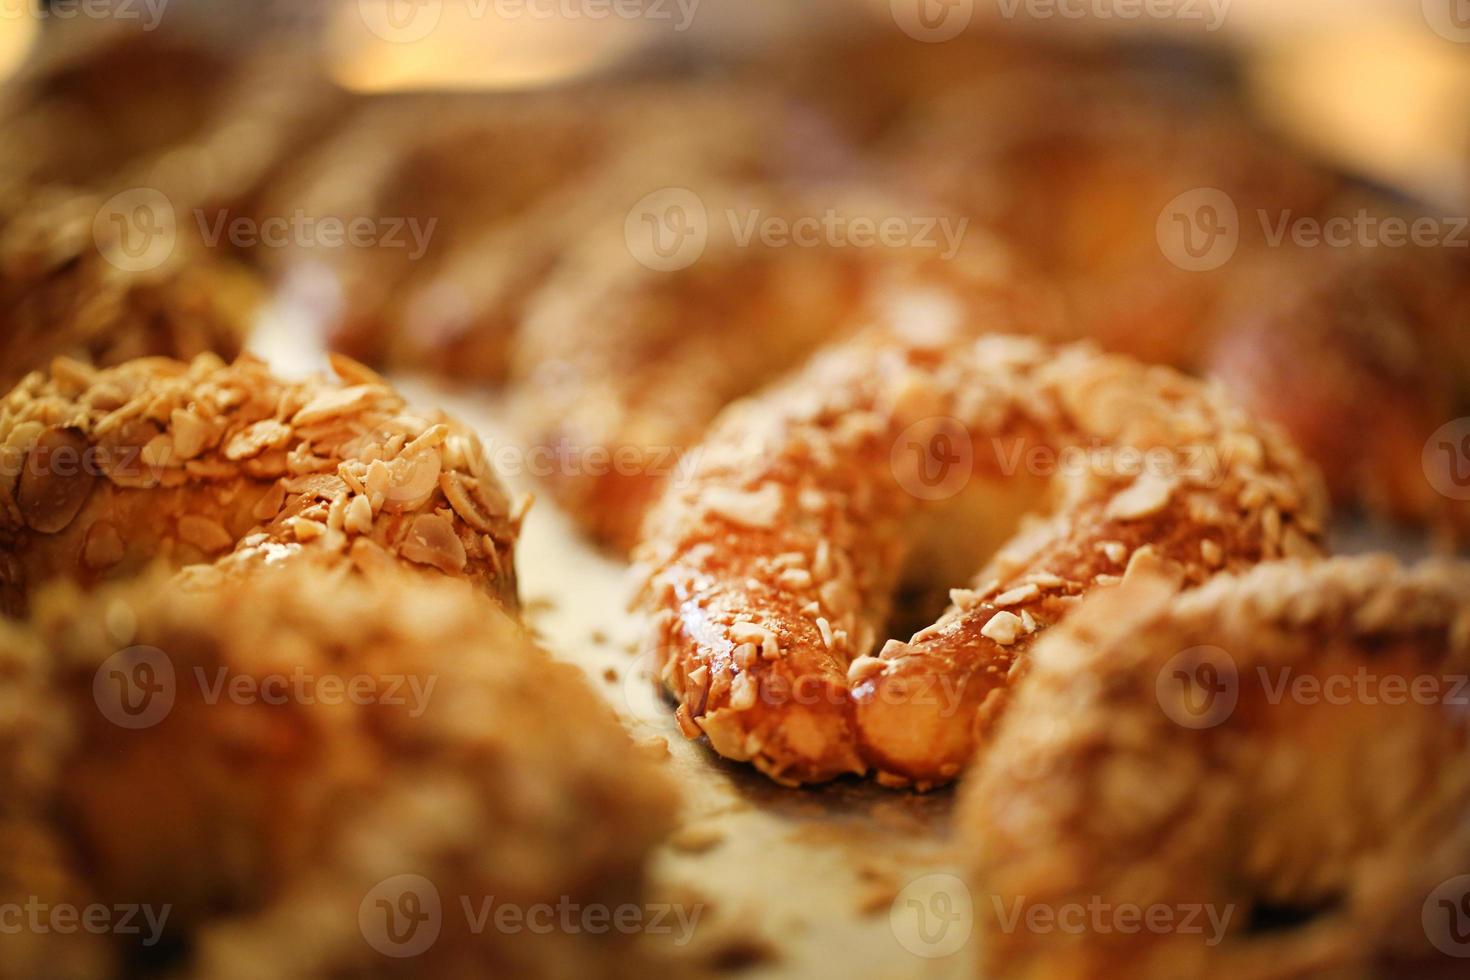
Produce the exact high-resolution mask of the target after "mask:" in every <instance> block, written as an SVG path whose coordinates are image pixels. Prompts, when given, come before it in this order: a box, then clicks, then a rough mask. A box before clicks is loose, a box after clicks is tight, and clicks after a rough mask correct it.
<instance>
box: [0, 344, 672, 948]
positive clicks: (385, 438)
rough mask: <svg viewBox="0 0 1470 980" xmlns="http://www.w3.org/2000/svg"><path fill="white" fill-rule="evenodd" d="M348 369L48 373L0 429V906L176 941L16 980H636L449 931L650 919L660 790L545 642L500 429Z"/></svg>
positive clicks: (36, 936) (10, 399) (104, 940)
mask: <svg viewBox="0 0 1470 980" xmlns="http://www.w3.org/2000/svg"><path fill="white" fill-rule="evenodd" d="M334 364H335V367H336V371H337V374H338V378H337V379H335V380H329V379H325V378H312V379H308V380H306V381H301V382H286V381H282V380H280V379H278V378H276V377H274V376H273V375H272V374H271V373H270V372H269V371H268V370H267V369H266V367H265V366H264V365H263V364H261V363H260V362H259V361H256V360H254V359H252V358H250V357H249V356H248V355H247V356H243V357H241V358H240V359H238V360H236V361H235V362H234V363H233V364H230V365H226V364H224V363H222V362H221V361H220V360H219V359H218V358H217V357H215V356H214V355H208V354H206V355H201V356H200V357H199V358H197V359H196V360H195V361H193V362H192V363H189V364H185V363H182V362H178V361H172V360H167V359H163V358H152V359H148V358H144V359H139V360H134V361H130V362H128V363H126V364H123V365H121V366H119V367H115V368H108V369H101V370H99V369H95V368H92V367H89V366H87V365H84V364H80V363H78V362H75V361H70V360H66V359H58V360H57V361H55V362H54V364H53V365H52V367H51V369H50V371H49V372H47V373H46V374H44V375H43V374H40V373H36V374H32V375H30V376H29V377H28V378H27V379H26V380H25V381H24V382H23V383H22V384H21V385H20V386H19V387H17V388H16V389H15V390H14V391H12V392H11V393H10V394H9V395H8V396H7V398H6V399H5V401H4V404H3V407H0V419H3V422H0V429H3V436H0V443H3V445H4V447H5V450H4V452H5V455H4V469H3V475H4V482H3V484H0V544H3V552H0V554H3V558H4V568H3V572H0V577H3V597H4V606H5V609H6V611H8V612H11V613H14V614H18V615H20V616H21V617H22V618H19V619H16V620H14V621H10V622H6V623H3V624H0V690H3V698H0V700H3V702H4V703H5V704H6V705H7V712H6V713H5V715H4V720H3V722H0V824H3V826H4V827H5V832H6V841H7V847H6V849H5V851H6V853H5V856H4V858H3V859H0V901H3V902H5V903H13V904H16V905H17V907H27V908H28V907H30V906H32V905H35V904H36V903H38V902H39V903H41V904H42V906H44V907H48V908H49V907H53V906H58V905H67V906H70V907H75V908H90V907H93V906H97V905H98V904H99V903H101V904H102V905H106V906H107V907H115V906H117V907H120V906H123V905H127V906H132V907H142V908H145V909H149V910H155V911H157V910H162V912H161V918H162V919H167V920H168V921H167V922H162V921H161V922H160V923H159V925H158V930H157V931H156V932H155V933H154V934H151V935H148V936H146V937H144V938H146V939H147V941H142V942H140V941H138V940H137V936H136V934H131V935H128V936H111V937H103V936H100V935H93V934H87V935H86V936H85V937H84V939H83V940H82V941H78V939H77V937H76V936H75V935H73V934H70V933H58V932H53V931H47V930H39V931H37V930H22V931H21V932H20V934H19V938H17V939H14V940H11V939H9V937H8V938H7V942H13V945H9V946H8V947H7V952H6V958H5V962H4V966H3V967H0V975H4V976H7V977H9V976H16V977H30V976H38V975H42V974H46V975H53V976H75V977H95V976H112V975H125V974H132V973H135V972H137V971H139V970H143V969H184V970H186V971H187V972H189V973H191V974H195V975H200V976H238V975H240V974H241V971H242V970H247V969H248V970H256V969H267V970H268V971H269V972H270V973H271V974H272V975H278V976H300V977H316V976H326V975H334V974H341V973H361V972H365V971H366V972H372V973H382V972H385V971H386V970H388V969H389V967H392V966H395V965H398V966H404V967H405V968H408V967H410V966H411V968H412V969H413V970H414V971H418V970H421V969H424V968H429V969H434V970H439V971H443V972H445V973H446V974H449V975H458V974H464V973H467V972H473V971H477V970H482V969H486V968H493V969H495V970H497V971H500V970H503V971H505V972H506V973H507V974H514V975H534V976H563V975H573V974H582V973H584V972H586V971H593V972H596V973H598V974H599V975H617V971H618V970H621V969H624V968H626V969H630V970H635V971H636V967H634V966H632V965H631V964H632V963H633V961H634V959H635V958H636V957H635V956H634V952H630V951H627V950H624V951H622V952H621V953H619V952H618V950H617V949H616V948H612V947H615V946H616V944H617V943H618V941H619V940H622V939H624V938H625V937H623V936H622V935H621V934H618V935H616V936H614V938H613V939H611V940H608V941H603V942H598V941H594V940H592V939H590V938H585V939H584V940H583V941H578V940H577V939H575V938H572V939H567V940H564V941H550V940H543V939H542V937H541V935H540V934H537V935H533V936H531V938H530V941H519V942H518V941H517V940H518V939H523V938H524V937H520V936H517V935H511V934H507V933H504V932H503V931H497V930H475V929H472V928H471V927H470V923H469V922H467V921H465V919H464V918H463V917H461V916H458V912H459V908H458V905H457V904H456V903H458V902H459V901H461V900H462V898H463V899H467V900H469V901H472V902H473V901H474V900H475V899H474V897H475V896H492V897H493V896H497V895H498V896H502V897H504V896H507V895H509V896H513V900H514V901H517V902H523V903H526V904H528V905H536V904H540V903H552V904H555V903H557V902H558V901H578V902H612V903H617V904H621V903H625V902H626V901H628V900H635V899H637V898H638V896H639V890H640V883H641V880H642V874H643V866H644V862H645V859H646V857H647V853H648V851H649V849H650V848H651V847H652V845H653V844H654V843H655V842H656V841H657V840H658V839H659V838H660V837H661V836H662V835H663V833H664V832H666V830H667V829H668V824H669V820H670V813H671V807H672V797H671V795H670V790H669V787H668V785H667V784H666V782H665V781H664V779H663V778H662V775H661V774H659V773H656V772H654V771H653V770H652V767H651V764H650V763H649V762H648V760H647V759H646V758H645V757H644V756H643V755H641V754H640V753H639V752H638V751H637V750H635V749H634V747H633V745H632V744H631V740H630V739H629V738H628V736H627V735H626V734H625V733H624V732H623V731H622V730H621V729H620V728H619V726H618V724H617V722H616V720H615V718H614V716H613V714H612V712H611V711H609V710H608V709H607V707H606V706H605V705H603V704H602V703H601V702H599V701H598V699H597V697H596V695H594V694H593V692H592V690H591V687H590V685H588V683H587V682H586V680H585V679H584V678H583V677H581V676H580V674H579V672H578V671H577V670H576V669H575V668H573V667H570V666H566V665H559V664H555V663H553V662H552V661H551V660H550V658H549V657H548V656H547V655H546V654H545V653H544V652H543V651H541V650H540V649H538V648H537V647H536V646H535V644H534V643H533V642H532V641H531V640H530V639H529V637H528V636H527V635H526V632H525V628H524V626H523V625H522V624H521V623H520V622H519V620H518V617H517V601H516V590H515V573H514V565H513V558H514V556H513V549H514V545H515V540H516V536H517V528H518V524H519V520H520V511H519V509H518V508H516V507H513V505H512V503H511V501H510V498H509V496H508V495H507V493H506V491H505V490H504V489H503V488H502V487H501V485H500V483H499V480H498V478H497V476H496V475H495V474H494V472H492V471H491V470H490V469H489V468H488V466H487V464H486V462H485V459H484V455H483V449H482V448H481V445H480V442H479V439H478V437H477V436H476V435H475V434H474V433H473V432H471V431H469V430H468V429H466V428H465V427H464V426H462V425H460V424H459V423H458V422H456V421H454V420H453V419H451V418H449V417H447V416H445V415H443V414H442V413H440V412H437V411H433V410H426V411H415V410H413V409H411V408H410V407H408V406H406V405H405V404H404V402H403V400H402V399H401V398H400V397H399V396H398V395H397V393H396V392H394V390H393V389H392V388H391V387H390V386H388V385H387V383H385V382H384V381H383V380H382V379H381V378H379V377H378V376H377V375H375V374H373V373H372V372H371V371H369V370H367V369H366V368H363V367H361V366H360V365H357V364H355V363H354V362H351V361H348V360H347V359H345V358H337V359H335V361H334ZM119 583H120V584H119ZM573 842H574V843H573ZM430 896H432V902H433V903H434V909H435V911H434V913H433V914H434V919H433V922H434V925H433V927H432V929H433V934H432V935H429V933H428V931H427V930H426V931H425V932H424V934H423V935H424V936H425V937H426V940H425V942H424V944H423V945H422V946H421V947H414V946H411V945H410V943H411V941H412V937H413V935H414V929H413V922H412V921H409V920H404V921H399V920H397V919H394V918H392V915H393V910H395V909H399V908H403V909H408V908H409V906H408V905H405V904H401V903H406V902H413V903H417V904H416V905H415V909H414V911H415V914H416V915H417V914H420V913H422V914H428V913H426V912H423V909H424V908H426V907H427V906H424V905H423V903H425V902H429V901H430V900H431V899H430ZM441 899H442V902H443V906H442V907H441V906H440V905H439V903H440V902H441ZM375 901H381V902H382V903H383V907H384V908H385V909H388V910H389V911H388V913H386V914H387V915H388V918H387V919H386V920H385V919H383V918H382V915H383V914H384V913H379V912H378V911H377V909H376V906H375V905H374V904H373V903H374V902H375ZM7 907H8V905H7ZM404 914H405V915H407V914H408V913H407V912H405V913H404ZM375 915H376V916H378V918H373V916H375ZM441 929H442V932H441ZM405 930H406V931H405ZM405 936H407V937H408V938H404V937H405ZM160 941H161V945H160ZM610 944H611V946H610ZM610 955H618V956H622V957H626V958H628V962H626V963H624V962H622V961H621V960H620V962H619V965H618V966H617V968H616V969H614V968H613V967H609V966H605V965H603V964H604V960H605V958H606V957H608V956H610ZM149 956H155V957H157V956H163V957H164V958H165V959H164V961H162V962H159V963H152V964H150V962H149V960H148V957H149ZM410 956H411V957H412V958H411V959H409V958H407V957H410ZM170 957H172V959H169V958H170ZM263 964H264V965H263Z"/></svg>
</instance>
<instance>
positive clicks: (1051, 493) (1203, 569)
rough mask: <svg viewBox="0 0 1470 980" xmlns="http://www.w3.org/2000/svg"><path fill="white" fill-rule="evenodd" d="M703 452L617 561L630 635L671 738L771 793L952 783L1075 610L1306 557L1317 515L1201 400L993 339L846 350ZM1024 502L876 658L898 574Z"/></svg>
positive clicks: (1237, 420) (1293, 469)
mask: <svg viewBox="0 0 1470 980" xmlns="http://www.w3.org/2000/svg"><path fill="white" fill-rule="evenodd" d="M697 452H698V462H697V466H696V468H695V469H694V471H693V473H692V475H691V477H690V478H689V479H688V480H686V481H684V482H683V483H682V484H680V485H675V486H671V487H670V489H669V490H668V492H667V494H666V495H665V497H664V498H663V500H662V501H661V502H660V503H659V505H658V506H657V507H656V508H655V510H654V512H653V513H652V514H651V515H650V519H649V522H648V525H647V527H646V529H645V536H644V540H643V543H642V544H641V545H640V546H639V549H638V552H637V553H636V557H637V559H638V561H639V563H640V566H641V570H642V575H643V581H644V586H643V588H642V591H641V593H640V600H639V603H640V605H641V607H642V608H643V609H644V610H645V611H647V612H648V613H649V614H650V615H651V620H652V622H651V634H650V644H651V646H652V647H653V649H654V651H655V653H656V656H657V657H658V661H659V663H660V664H661V665H662V668H663V678H664V682H665V685H666V686H667V688H668V689H669V691H670V692H671V693H673V694H674V695H675V696H676V697H677V698H678V699H679V700H680V702H681V704H680V708H679V718H680V722H681V725H682V726H683V727H684V730H685V733H686V734H688V735H689V736H690V737H697V736H699V735H700V734H704V735H707V736H708V737H709V739H710V742H711V744H712V746H713V747H714V748H715V750H716V751H718V752H720V753H721V754H723V755H726V756H728V757H730V758H734V759H741V760H749V761H751V762H752V763H754V764H755V765H756V766H757V767H759V768H760V769H761V770H762V771H764V772H766V773H767V774H768V775H771V776H772V777H773V778H776V779H778V780H782V781H789V782H810V781H819V780H824V779H830V778H832V777H834V776H837V775H840V774H842V773H862V772H865V771H867V770H868V769H870V768H871V769H875V770H877V772H878V774H879V776H880V778H881V779H883V780H884V781H885V782H890V783H900V784H901V783H913V784H918V785H920V786H932V785H936V784H939V783H943V782H947V781H949V780H950V779H952V778H954V777H955V776H956V775H957V774H958V773H959V771H960V769H961V767H962V766H963V765H964V764H965V763H966V762H968V761H969V759H970V757H971V755H972V754H973V752H974V750H975V747H976V745H977V744H978V741H979V740H980V738H981V737H982V735H983V729H984V727H985V725H987V724H988V723H989V722H990V721H991V720H992V719H993V717H994V716H995V715H996V714H997V712H998V711H999V709H1000V708H1001V707H1002V705H1003V703H1004V698H1005V692H1006V690H1007V688H1008V686H1009V684H1010V682H1011V681H1012V679H1013V678H1014V676H1015V674H1016V671H1017V669H1018V667H1019V666H1020V665H1024V663H1025V659H1026V658H1025V653H1026V651H1027V650H1028V649H1029V647H1030V646H1031V643H1032V642H1033V640H1034V638H1035V637H1036V636H1037V635H1038V634H1039V633H1041V632H1042V631H1044V630H1045V629H1046V628H1047V627H1049V626H1050V625H1051V624H1053V623H1055V622H1056V621H1057V620H1059V619H1060V618H1062V617H1063V616H1064V615H1065V613H1066V612H1067V610H1068V609H1070V608H1071V607H1072V606H1073V605H1074V604H1075V603H1076V602H1077V601H1078V600H1079V597H1080V596H1081V595H1083V594H1084V593H1086V592H1088V591H1090V590H1092V589H1093V588H1095V587H1097V586H1098V585H1102V584H1109V583H1111V582H1114V581H1117V580H1118V578H1119V577H1120V576H1124V577H1126V575H1127V574H1129V573H1130V572H1131V571H1132V570H1135V569H1136V568H1137V567H1139V566H1140V565H1141V566H1143V567H1163V568H1167V569H1168V570H1169V571H1170V572H1171V573H1172V574H1174V575H1176V576H1178V577H1180V578H1181V579H1182V580H1185V581H1188V582H1192V583H1198V582H1201V581H1204V580H1206V579H1207V578H1209V577H1210V576H1212V575H1214V574H1216V573H1217V572H1219V571H1221V570H1227V569H1239V568H1243V567H1247V566H1249V565H1252V564H1254V563H1256V562H1259V561H1262V560H1266V559H1271V558H1276V557H1280V556H1282V555H1284V554H1285V555H1309V554H1316V553H1317V552H1318V536H1319V534H1320V530H1321V526H1322V521H1323V518H1324V511H1325V505H1324V502H1323V493H1322V491H1321V489H1320V487H1319V485H1318V482H1317V479H1316V477H1315V475H1314V472H1313V471H1312V470H1311V469H1310V468H1309V467H1308V466H1307V465H1306V464H1305V463H1304V462H1303V461H1302V460H1301V458H1300V457H1299V455H1298V454H1297V453H1296V451H1295V450H1294V449H1292V448H1291V447H1290V446H1289V445H1288V444H1287V443H1286V442H1285V441H1284V440H1283V439H1281V438H1280V437H1279V436H1278V435H1277V434H1276V433H1275V432H1274V430H1271V429H1270V428H1268V427H1262V426H1259V425H1257V424H1255V423H1254V422H1252V421H1251V420H1249V419H1248V418H1247V417H1246V416H1245V415H1244V414H1243V413H1241V412H1240V411H1238V410H1237V409H1235V408H1234V407H1233V406H1232V405H1231V404H1230V403H1229V401H1228V400H1227V399H1226V398H1225V397H1224V396H1223V395H1222V393H1221V392H1220V391H1218V390H1217V389H1215V388H1212V387H1210V386H1207V385H1205V384H1202V383H1200V382H1197V381H1193V380H1191V379H1188V378H1185V377H1183V376H1181V375H1178V374H1176V373H1174V372H1172V371H1169V370H1167V369H1163V368H1148V367H1144V366H1142V365H1138V364H1136V363H1134V362H1131V361H1128V360H1126V359H1122V358H1117V357H1110V356H1105V355H1101V354H1098V353H1097V352H1095V351H1094V350H1092V349H1090V348H1087V347H1077V346H1073V347H1052V346H1048V345H1045V344H1042V343H1039V342H1035V341H1030V340H1025V339H1019V338H1011V337H986V338H982V339H980V340H978V341H977V340H957V341H951V342H949V343H947V344H933V343H917V342H900V340H899V339H896V338H895V337H894V336H892V335H891V334H888V333H876V334H871V335H864V336H861V337H859V338H856V339H855V340H854V341H852V342H849V343H848V344H846V345H844V346H841V347H838V348H836V349H833V350H829V351H826V352H824V353H823V354H821V355H819V356H818V357H817V358H816V359H815V360H814V362H813V363H812V364H811V365H810V366H809V367H808V368H807V369H805V370H804V371H802V372H800V373H798V374H797V375H796V376H795V377H793V378H792V379H790V380H789V381H788V382H787V383H785V384H783V385H782V386H781V387H780V388H778V389H776V390H775V391H773V392H770V393H767V394H766V395H763V396H760V397H757V398H754V399H751V400H749V401H746V402H742V403H737V404H736V405H735V406H732V407H731V408H730V409H729V410H727V411H726V413H725V414H724V415H723V416H721V419H720V420H719V422H717V423H716V425H715V427H714V429H713V430H712V432H711V434H710V435H709V437H708V438H707V439H706V441H705V442H704V444H703V445H702V446H701V447H700V448H699V449H698V451H697ZM1028 512H1029V513H1031V514H1032V516H1031V517H1029V518H1027V520H1026V521H1025V522H1024V523H1023V525H1022V526H1023V531H1022V533H1021V535H1020V536H1018V537H1016V538H1015V539H1014V540H1012V541H1011V542H1009V543H1008V544H1006V546H1005V547H1003V548H1002V549H1001V550H1000V552H999V553H998V554H997V556H996V557H995V558H994V559H993V560H992V561H991V562H990V563H989V565H988V567H986V568H985V569H984V570H983V571H982V572H981V573H980V575H979V576H978V577H977V578H976V580H975V586H974V588H973V589H970V590H959V591H957V592H955V593H954V594H953V595H952V600H953V601H952V605H951V607H950V608H949V610H948V611H947V612H945V614H944V615H943V616H942V617H941V618H940V620H939V621H938V622H937V623H936V624H935V625H933V626H931V627H929V628H927V629H924V630H922V631H921V632H919V633H918V634H916V635H915V636H914V637H913V638H912V639H911V640H910V641H909V642H907V643H902V642H898V641H890V642H889V643H888V644H886V645H885V646H884V647H883V648H882V650H881V651H880V652H879V653H878V655H877V656H871V655H870V654H871V652H872V650H873V647H874V645H875V641H876V640H877V638H878V637H879V635H880V634H879V631H880V630H881V629H883V627H884V625H885V622H886V620H887V618H888V614H889V612H890V609H891V597H892V594H893V592H894V590H895V588H896V587H897V586H898V584H899V583H900V581H901V580H902V579H903V578H906V577H907V578H913V577H914V576H913V575H912V571H913V570H914V569H919V570H923V569H924V568H925V566H928V567H929V568H930V569H931V570H932V569H935V568H942V567H943V566H945V565H957V563H963V562H965V561H966V560H968V561H970V562H974V563H978V562H979V561H980V559H981V558H982V557H983V556H984V555H985V554H986V553H987V551H988V547H987V544H990V545H993V544H994V543H998V542H1000V541H1002V540H1004V538H1005V537H1006V536H1007V535H1009V534H1010V533H1011V531H1012V529H1013V527H1014V522H1015V520H1018V519H1019V518H1020V517H1021V516H1022V515H1023V514H1026V513H1028ZM931 539H932V540H931ZM905 565H908V566H909V569H910V574H909V575H907V576H906V575H904V567H905ZM958 567H963V565H959V566H958ZM973 567H974V565H973V564H972V565H970V568H973ZM951 571H952V570H951V569H949V568H945V569H944V571H943V573H942V574H940V575H933V574H930V575H926V576H922V578H923V579H927V581H925V582H924V584H926V585H928V586H930V587H933V586H943V585H948V584H950V582H949V581H945V578H944V576H945V575H948V574H950V573H951ZM957 574H964V573H957ZM951 581H953V580H951Z"/></svg>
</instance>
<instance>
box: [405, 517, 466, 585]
mask: <svg viewBox="0 0 1470 980" xmlns="http://www.w3.org/2000/svg"><path fill="white" fill-rule="evenodd" d="M398 553H399V554H401V555H402V556H403V557H405V558H407V559H408V560H409V561H411V562H417V563H418V564H420V565H430V566H432V567H434V568H437V569H439V570H440V571H441V572H448V573H454V572H458V571H461V570H463V569H464V566H465V561H466V560H467V558H466V555H465V550H464V544H463V542H461V541H460V540H459V535H458V534H456V533H455V532H454V525H453V524H451V523H450V522H449V521H448V520H446V519H445V518H443V517H440V516H439V515H438V514H420V515H419V516H418V517H415V518H414V519H413V524H412V525H411V526H410V527H409V531H408V537H406V538H405V539H404V540H403V543H402V544H401V545H399V547H398Z"/></svg>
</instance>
